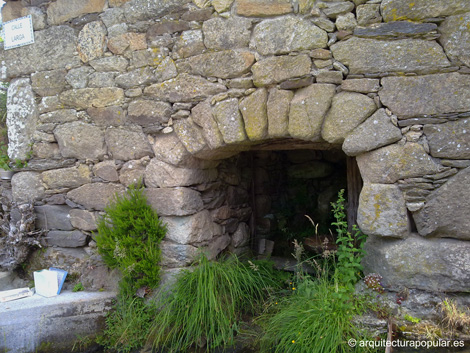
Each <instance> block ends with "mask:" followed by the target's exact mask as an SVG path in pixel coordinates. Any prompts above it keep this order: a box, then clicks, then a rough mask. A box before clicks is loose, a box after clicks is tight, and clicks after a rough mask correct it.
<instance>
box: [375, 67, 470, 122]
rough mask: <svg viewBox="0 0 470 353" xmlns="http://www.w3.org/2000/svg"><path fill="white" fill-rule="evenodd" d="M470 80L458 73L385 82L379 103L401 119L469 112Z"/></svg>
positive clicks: (395, 79)
mask: <svg viewBox="0 0 470 353" xmlns="http://www.w3.org/2000/svg"><path fill="white" fill-rule="evenodd" d="M469 86H470V76H469V75H461V74H458V73H456V72H452V73H444V74H435V75H425V76H413V77H385V78H383V79H382V87H383V88H382V90H380V92H379V96H380V100H381V101H382V103H383V104H384V105H385V106H387V107H388V108H389V109H390V110H391V111H392V112H393V113H394V114H396V115H398V116H399V117H400V118H411V117H414V116H420V115H435V114H444V113H453V112H465V111H469V110H470V90H468V87H469Z"/></svg>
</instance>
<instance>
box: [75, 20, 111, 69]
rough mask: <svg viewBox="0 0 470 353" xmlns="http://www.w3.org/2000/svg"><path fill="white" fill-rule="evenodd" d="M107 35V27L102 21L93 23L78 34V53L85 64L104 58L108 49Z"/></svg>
mask: <svg viewBox="0 0 470 353" xmlns="http://www.w3.org/2000/svg"><path fill="white" fill-rule="evenodd" d="M106 34H107V31H106V27H105V26H104V25H103V23H102V22H101V21H93V22H90V23H87V24H86V25H85V26H83V29H82V30H81V31H80V33H79V34H78V41H77V51H78V56H79V57H80V59H81V60H82V61H83V62H84V63H87V62H89V61H90V60H93V59H97V58H100V57H102V56H103V54H104V51H105V49H106Z"/></svg>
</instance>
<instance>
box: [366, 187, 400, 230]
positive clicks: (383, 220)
mask: <svg viewBox="0 0 470 353" xmlns="http://www.w3.org/2000/svg"><path fill="white" fill-rule="evenodd" d="M357 224H358V225H359V228H360V229H361V231H362V232H363V233H364V234H367V235H369V236H377V237H391V238H405V237H407V236H408V234H409V222H408V215H407V209H406V205H405V199H404V197H403V194H402V192H401V191H400V189H399V188H398V186H396V185H390V184H371V183H366V184H365V185H364V187H363V188H362V190H361V195H360V197H359V208H358V211H357Z"/></svg>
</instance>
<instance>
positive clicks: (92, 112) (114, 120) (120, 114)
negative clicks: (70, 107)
mask: <svg viewBox="0 0 470 353" xmlns="http://www.w3.org/2000/svg"><path fill="white" fill-rule="evenodd" d="M86 112H87V113H88V115H89V116H90V117H91V119H92V120H93V122H94V123H95V124H96V125H100V126H113V125H123V124H124V123H125V122H126V121H127V117H126V112H125V110H123V109H122V108H121V107H117V106H111V107H104V108H93V107H92V108H88V109H87V111H86Z"/></svg>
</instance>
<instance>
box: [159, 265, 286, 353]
mask: <svg viewBox="0 0 470 353" xmlns="http://www.w3.org/2000/svg"><path fill="white" fill-rule="evenodd" d="M275 276H276V273H275V271H273V270H272V266H270V265H268V264H267V263H266V262H263V263H261V262H260V263H252V262H249V263H248V264H244V263H241V262H240V261H239V260H238V259H237V257H235V256H233V257H230V258H228V259H227V260H225V261H222V262H212V261H208V260H207V258H206V257H205V256H202V257H201V259H200V261H199V264H198V265H197V266H195V267H193V268H192V269H191V270H185V271H183V272H182V273H181V274H180V275H179V276H178V277H177V280H176V283H175V284H174V286H173V287H172V289H171V292H170V293H167V294H166V295H160V299H159V300H158V301H157V303H156V306H157V307H158V308H160V309H161V310H160V311H159V312H158V313H157V315H156V316H155V319H154V323H153V326H152V330H151V334H150V343H152V344H153V346H154V347H156V348H159V349H168V350H169V351H170V352H177V351H181V352H187V351H188V349H189V348H190V347H191V346H193V345H199V346H204V345H205V347H206V351H211V350H212V349H214V348H216V347H219V346H230V345H232V344H233V339H234V335H235V334H236V333H237V330H238V327H239V326H238V325H239V320H240V317H241V314H242V313H247V312H249V313H254V312H255V311H256V309H257V308H259V306H260V304H261V303H262V301H263V299H265V298H266V296H267V294H268V291H269V290H273V289H276V288H277V289H279V288H280V285H281V284H280V282H279V281H278V280H277V279H278V278H279V277H277V278H276V277H275Z"/></svg>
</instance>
